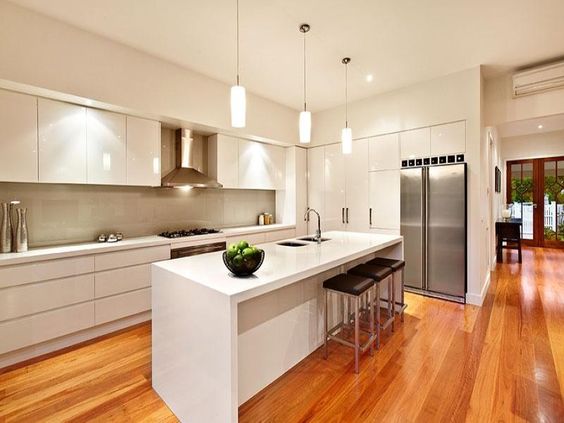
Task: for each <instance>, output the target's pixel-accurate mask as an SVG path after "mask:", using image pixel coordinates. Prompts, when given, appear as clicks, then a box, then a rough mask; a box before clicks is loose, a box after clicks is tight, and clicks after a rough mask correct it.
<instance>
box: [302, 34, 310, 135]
mask: <svg viewBox="0 0 564 423" xmlns="http://www.w3.org/2000/svg"><path fill="white" fill-rule="evenodd" d="M309 30H310V26H309V25H308V24H301V25H300V32H301V33H302V34H304V110H303V111H302V112H300V123H299V128H300V143H301V144H309V143H310V141H311V112H310V111H308V110H307V89H306V88H307V68H306V34H307V33H308V32H309Z"/></svg>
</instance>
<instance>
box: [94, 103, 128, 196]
mask: <svg viewBox="0 0 564 423" xmlns="http://www.w3.org/2000/svg"><path fill="white" fill-rule="evenodd" d="M125 134H126V131H125V115H120V114H117V113H112V112H106V111H103V110H96V109H87V110H86V138H87V144H88V154H87V158H88V183H89V184H114V185H124V184H125V183H126V182H127V179H126V159H125V154H126V135H125Z"/></svg>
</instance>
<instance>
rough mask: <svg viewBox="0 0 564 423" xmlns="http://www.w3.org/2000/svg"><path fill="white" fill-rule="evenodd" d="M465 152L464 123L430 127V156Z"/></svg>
mask: <svg viewBox="0 0 564 423" xmlns="http://www.w3.org/2000/svg"><path fill="white" fill-rule="evenodd" d="M464 152H466V122H465V121H462V122H454V123H447V124H445V125H437V126H433V127H431V155H433V156H440V155H445V154H457V153H464Z"/></svg>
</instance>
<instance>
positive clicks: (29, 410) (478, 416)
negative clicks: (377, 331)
mask: <svg viewBox="0 0 564 423" xmlns="http://www.w3.org/2000/svg"><path fill="white" fill-rule="evenodd" d="M505 254H506V255H509V254H511V253H510V252H506V253H505ZM492 275H493V276H492V283H491V286H490V289H489V292H488V296H487V299H486V301H485V303H484V306H483V307H482V308H476V307H472V306H466V307H464V306H462V305H457V304H454V303H449V302H444V301H439V300H433V299H429V298H425V297H420V296H415V295H409V296H408V300H409V308H408V312H407V315H406V318H405V322H404V323H403V325H401V324H400V325H398V329H396V332H395V333H394V335H393V336H391V337H390V336H388V337H386V338H385V339H384V340H383V345H382V348H381V350H380V351H379V352H378V353H377V354H376V355H375V356H374V357H369V356H367V355H366V356H365V357H363V359H362V361H361V373H360V375H355V374H354V373H353V372H352V368H353V360H352V358H353V357H352V353H351V350H350V349H348V348H346V347H342V346H340V345H336V344H331V347H330V354H329V360H327V361H325V360H323V359H322V356H321V351H316V352H315V353H313V354H312V355H311V356H309V357H308V358H307V359H306V360H304V361H302V362H301V363H300V364H298V365H297V366H296V367H294V368H293V369H292V370H291V371H289V372H288V373H287V374H285V375H284V376H283V377H281V378H280V379H279V380H277V381H276V382H274V383H273V384H272V385H270V386H269V387H267V388H266V389H265V390H264V391H262V392H260V393H259V394H258V395H256V396H255V397H254V398H252V399H251V400H250V401H248V402H247V403H246V404H244V405H243V406H242V407H240V410H239V415H240V421H241V422H253V423H254V422H306V421H307V422H339V421H347V422H349V421H357V422H378V421H401V422H411V421H422V422H434V421H457V422H458V421H470V422H491V421H496V422H510V421H530V422H537V421H538V422H564V399H563V392H564V391H563V387H564V250H550V249H546V250H542V249H525V250H524V252H523V264H522V265H519V264H517V263H515V261H513V263H511V264H502V265H498V270H497V271H496V272H495V273H493V274H492ZM150 347H151V337H150V326H149V325H148V324H146V325H142V326H139V327H136V328H134V329H130V330H127V331H125V332H122V333H119V334H117V335H114V336H110V337H106V338H104V339H102V340H99V341H96V342H94V343H91V344H89V345H85V346H82V347H80V348H78V349H73V350H70V351H67V352H64V353H62V354H58V355H54V356H52V357H49V358H47V359H44V360H41V361H38V362H36V363H31V364H28V365H26V366H25V367H19V368H15V369H8V370H4V371H0V422H15V421H17V422H26V421H29V422H43V421H49V422H62V421H67V420H72V421H79V422H80V421H100V422H111V421H128V422H143V421H158V422H161V421H164V422H166V421H176V419H175V418H174V416H173V415H172V414H171V412H170V411H169V410H168V409H167V407H166V406H165V405H164V403H163V402H162V401H160V399H159V397H158V396H157V395H156V394H155V392H153V391H152V389H151V367H150V361H151V348H150ZM195 423H199V422H195Z"/></svg>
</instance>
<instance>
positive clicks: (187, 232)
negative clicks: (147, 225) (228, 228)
mask: <svg viewBox="0 0 564 423" xmlns="http://www.w3.org/2000/svg"><path fill="white" fill-rule="evenodd" d="M220 232H221V231H220V230H218V229H208V228H197V229H181V230H178V231H167V232H161V233H160V234H159V236H163V237H165V238H184V237H187V236H197V235H208V234H218V233H220Z"/></svg>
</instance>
